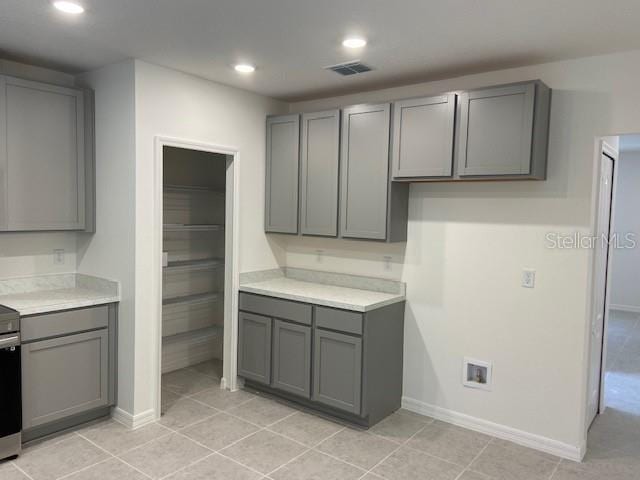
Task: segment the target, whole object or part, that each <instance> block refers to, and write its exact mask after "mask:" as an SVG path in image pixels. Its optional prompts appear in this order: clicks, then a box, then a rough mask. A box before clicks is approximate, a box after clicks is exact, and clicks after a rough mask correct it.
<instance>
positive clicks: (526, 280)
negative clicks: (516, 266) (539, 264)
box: [522, 268, 536, 288]
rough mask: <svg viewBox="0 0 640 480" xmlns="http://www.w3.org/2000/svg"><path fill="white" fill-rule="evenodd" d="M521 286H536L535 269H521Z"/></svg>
mask: <svg viewBox="0 0 640 480" xmlns="http://www.w3.org/2000/svg"><path fill="white" fill-rule="evenodd" d="M522 286H523V287H524V288H534V287H535V286H536V271H535V270H533V269H532V268H525V269H524V270H522Z"/></svg>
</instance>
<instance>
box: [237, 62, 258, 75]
mask: <svg viewBox="0 0 640 480" xmlns="http://www.w3.org/2000/svg"><path fill="white" fill-rule="evenodd" d="M233 68H235V69H236V72H240V73H251V72H254V71H255V69H256V67H254V66H253V65H249V64H248V63H239V64H238V65H236V66H235V67H233Z"/></svg>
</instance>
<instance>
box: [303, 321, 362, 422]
mask: <svg viewBox="0 0 640 480" xmlns="http://www.w3.org/2000/svg"><path fill="white" fill-rule="evenodd" d="M313 378H314V380H313V382H314V384H313V399H314V400H315V401H317V402H320V403H324V404H325V405H329V406H331V407H335V408H339V409H340V410H344V411H346V412H350V413H355V414H359V413H360V395H361V393H360V392H361V388H362V386H361V383H362V339H361V338H360V337H352V336H349V335H343V334H341V333H336V332H330V331H326V330H320V329H318V330H316V331H315V340H314V357H313Z"/></svg>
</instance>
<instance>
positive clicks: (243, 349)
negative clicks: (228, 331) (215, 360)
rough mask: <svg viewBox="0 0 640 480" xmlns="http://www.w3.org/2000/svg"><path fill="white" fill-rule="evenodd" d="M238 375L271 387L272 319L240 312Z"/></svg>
mask: <svg viewBox="0 0 640 480" xmlns="http://www.w3.org/2000/svg"><path fill="white" fill-rule="evenodd" d="M238 375H240V376H241V377H245V378H248V379H249V380H253V381H255V382H259V383H264V384H267V385H269V383H270V381H271V319H270V318H267V317H263V316H261V315H254V314H252V313H245V312H240V315H239V325H238Z"/></svg>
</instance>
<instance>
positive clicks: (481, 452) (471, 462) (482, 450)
mask: <svg viewBox="0 0 640 480" xmlns="http://www.w3.org/2000/svg"><path fill="white" fill-rule="evenodd" d="M494 440H495V438H494V437H490V438H489V441H488V442H487V444H486V445H485V446H484V447H482V449H481V450H480V451H479V452H478V454H477V455H476V456H475V457H473V458H472V459H471V461H470V462H469V465H467V466H466V467H464V469H463V470H462V471H461V472H460V473H459V474H458V476H457V477H456V478H455V480H459V479H460V478H462V476H463V475H464V474H465V472H470V471H472V470H471V465H473V463H474V462H475V461H476V460H477V459H479V458H480V456H481V455H482V454H483V453H484V451H485V450H486V449H487V448H489V445H491V444H492V443H493V441H494ZM483 475H484V474H483Z"/></svg>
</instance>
